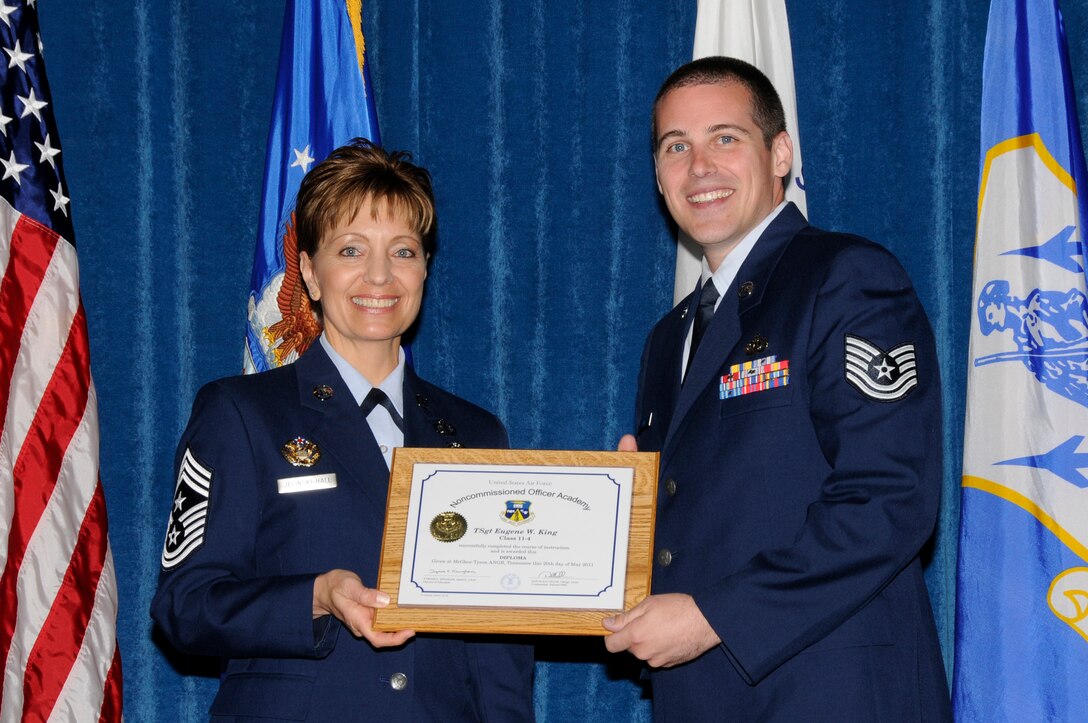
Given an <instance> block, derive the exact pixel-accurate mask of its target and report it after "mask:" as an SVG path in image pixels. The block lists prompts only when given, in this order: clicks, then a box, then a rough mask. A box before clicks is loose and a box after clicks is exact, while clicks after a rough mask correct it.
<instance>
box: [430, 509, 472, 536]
mask: <svg viewBox="0 0 1088 723" xmlns="http://www.w3.org/2000/svg"><path fill="white" fill-rule="evenodd" d="M467 530H468V522H467V521H466V520H465V518H464V517H462V516H461V514H460V513H458V512H439V513H438V514H437V515H435V517H434V519H433V520H431V537H433V538H434V539H436V540H438V541H439V542H455V541H457V540H460V539H461V538H462V537H464V536H465V532H466V531H467Z"/></svg>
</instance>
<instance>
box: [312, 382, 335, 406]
mask: <svg viewBox="0 0 1088 723" xmlns="http://www.w3.org/2000/svg"><path fill="white" fill-rule="evenodd" d="M314 399H316V400H317V401H319V402H327V401H329V400H330V399H332V387H330V386H329V385H328V384H318V385H317V386H316V387H314Z"/></svg>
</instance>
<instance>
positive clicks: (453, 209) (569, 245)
mask: <svg viewBox="0 0 1088 723" xmlns="http://www.w3.org/2000/svg"><path fill="white" fill-rule="evenodd" d="M694 5H695V3H694V0H685V1H684V2H668V3H644V2H639V1H638V0H589V1H587V2H577V3H575V2H572V3H557V2H554V1H553V2H548V1H547V0H489V1H484V2H467V1H466V2H450V0H444V1H439V0H408V1H405V0H367V2H365V3H364V15H365V22H366V35H367V45H368V51H369V55H370V59H371V63H372V68H371V70H372V73H373V80H374V84H375V93H376V97H377V103H378V112H379V118H380V124H381V128H382V136H383V139H384V141H385V144H386V146H387V147H390V148H406V149H410V150H412V151H414V152H415V153H416V157H417V159H418V160H419V161H420V162H421V163H423V164H424V165H426V166H427V167H429V168H430V169H431V171H432V172H433V173H434V175H435V180H436V190H437V194H438V201H439V215H440V219H441V222H440V241H439V252H438V255H437V257H436V259H435V261H434V265H433V268H432V271H431V275H430V277H429V279H428V295H427V299H426V302H425V305H424V312H423V320H422V325H421V328H420V330H419V334H418V336H417V338H416V339H415V346H414V350H415V354H416V360H417V367H418V368H419V370H420V371H421V373H422V374H423V375H424V376H425V377H428V378H430V379H432V380H433V381H435V382H437V383H439V384H441V385H443V386H446V387H448V388H450V389H452V390H454V391H455V392H457V393H459V394H461V395H463V396H465V397H467V398H469V399H472V400H474V401H476V402H478V403H480V404H482V405H484V406H485V407H488V408H490V409H492V410H494V411H495V412H496V413H497V414H499V416H500V417H502V418H503V419H504V420H505V421H506V423H507V425H508V426H509V429H510V433H511V438H512V442H513V443H514V444H515V445H517V446H524V447H542V448H576V449H590V448H612V447H613V446H614V444H615V442H616V440H617V439H618V437H619V436H620V434H621V433H622V432H625V431H627V430H628V429H629V422H630V420H629V417H630V414H631V408H632V398H633V391H634V385H635V376H636V374H637V366H638V358H639V354H640V351H641V347H642V342H643V340H644V337H645V334H646V332H647V331H648V329H649V327H650V326H651V324H652V323H653V321H654V320H655V319H656V318H657V317H659V316H660V315H661V314H662V313H663V312H664V311H665V310H666V309H667V307H668V303H669V299H670V298H671V289H670V288H669V287H670V285H671V279H672V260H673V253H674V242H673V240H672V238H673V236H672V229H671V228H670V227H669V224H668V222H667V220H666V218H665V216H664V214H663V212H662V207H661V205H660V203H659V201H658V199H657V195H656V189H655V186H654V182H653V176H652V162H651V159H650V155H649V141H648V125H649V111H650V102H651V100H652V97H653V95H654V93H655V91H656V89H657V87H658V85H659V84H660V82H661V81H662V80H663V79H664V77H665V76H666V75H667V74H668V72H669V71H670V70H671V69H672V68H674V67H675V66H677V65H679V64H680V63H682V62H684V61H685V60H687V59H688V57H689V56H690V52H691V38H692V32H693V28H694V22H695V7H694ZM1063 5H1064V7H1063V10H1064V12H1065V17H1066V25H1067V28H1068V29H1069V35H1070V51H1071V56H1072V57H1071V60H1072V67H1073V70H1074V74H1075V76H1076V80H1077V83H1078V86H1079V88H1080V91H1081V93H1080V101H1081V107H1080V117H1081V118H1082V119H1088V107H1086V105H1088V103H1086V102H1085V98H1086V97H1088V96H1086V93H1088V7H1086V6H1084V5H1083V4H1077V3H1073V2H1065V3H1063ZM987 8H988V3H987V2H986V1H985V0H930V1H929V2H920V1H919V0H910V1H908V2H902V3H873V2H871V0H829V1H827V2H821V3H808V2H802V1H801V0H794V1H791V2H789V3H788V9H789V13H790V24H791V31H792V36H793V46H794V54H795V67H796V70H797V93H798V103H799V106H800V126H801V129H800V130H801V133H802V138H803V142H804V150H805V157H806V161H807V166H806V167H805V178H806V181H807V183H808V198H809V207H810V209H811V214H810V215H811V220H812V221H813V222H814V223H816V224H817V225H820V226H824V227H828V228H835V229H844V230H849V231H853V232H857V233H860V234H863V235H866V236H869V237H871V238H873V239H875V240H877V241H879V242H881V243H883V244H885V245H886V246H888V247H889V248H891V249H892V250H893V251H894V252H895V253H896V254H897V255H898V256H899V257H900V258H901V259H902V260H903V262H904V264H905V265H906V267H907V269H908V270H909V271H910V273H911V275H912V276H913V278H914V280H915V283H916V285H917V286H918V289H919V292H920V295H921V297H922V300H923V301H924V303H925V305H926V307H927V309H928V311H929V314H930V318H931V320H932V323H933V326H934V328H935V331H936V334H937V339H938V344H939V348H940V352H941V361H942V365H943V367H942V375H943V383H944V388H945V390H946V395H945V410H946V420H947V421H946V429H945V437H944V440H945V441H944V450H943V451H944V454H945V459H946V465H945V497H944V502H943V505H942V516H941V521H940V524H939V529H938V531H937V535H936V537H935V541H934V544H933V547H932V550H931V551H930V560H929V565H928V573H927V574H928V581H929V584H930V591H931V594H932V599H933V604H934V609H935V611H936V613H937V621H938V627H939V628H940V631H941V636H942V640H943V641H944V643H945V655H946V661H950V660H951V653H952V651H951V640H952V624H953V607H954V606H953V597H954V588H953V582H954V572H955V564H954V561H955V539H956V525H957V520H958V500H959V498H958V486H959V458H960V454H961V436H962V420H963V396H964V368H965V359H966V346H967V330H968V321H969V315H970V313H971V311H972V304H971V300H970V276H971V258H972V246H973V238H974V223H975V206H976V196H977V182H978V178H977V173H978V142H979V140H978V118H979V97H980V88H981V65H982V47H983V40H984V36H985V23H986V12H987ZM39 10H40V13H41V16H42V22H41V24H42V37H43V41H44V45H45V55H46V62H47V64H48V69H49V76H50V80H51V82H52V87H53V101H54V103H55V106H56V107H55V110H56V115H57V122H58V125H59V126H60V132H61V139H62V143H63V149H64V161H65V165H66V170H67V175H68V179H69V182H70V184H71V192H70V196H71V198H72V212H73V216H74V221H75V228H76V240H77V244H78V248H79V256H80V260H81V262H82V283H83V295H84V299H85V302H86V305H87V309H88V317H89V323H90V332H91V348H92V354H93V356H92V370H93V374H94V377H95V381H96V383H97V386H98V392H99V409H100V415H101V419H102V440H103V442H102V480H103V483H104V485H105V490H106V496H107V499H108V504H109V511H110V522H111V538H112V542H113V551H114V556H115V558H116V562H117V571H118V577H119V583H120V590H121V613H120V621H119V635H120V642H121V648H122V653H123V655H124V659H125V678H126V680H125V699H126V700H125V703H126V713H127V717H128V719H129V720H136V721H156V720H161V721H167V720H169V721H173V720H200V719H202V718H204V717H205V715H206V710H207V706H208V703H209V701H210V698H211V696H212V695H213V693H214V690H215V688H216V681H215V667H214V665H212V664H209V661H206V660H194V659H187V658H184V657H182V656H179V655H177V654H175V653H172V652H170V651H169V649H168V648H167V647H166V646H164V645H163V643H162V642H161V641H159V640H158V639H157V638H156V636H155V635H154V634H153V632H152V629H151V625H150V620H149V619H148V615H147V608H148V603H149V601H150V598H151V595H152V592H153V589H154V585H155V580H156V575H157V571H158V560H159V553H160V549H161V545H162V535H163V532H164V529H165V523H166V517H167V513H168V510H169V500H170V497H171V493H172V489H173V483H174V481H173V474H172V470H171V460H172V455H173V450H174V445H175V443H176V441H177V438H178V436H179V433H180V432H181V429H182V427H183V425H184V424H185V421H186V419H187V417H188V413H189V408H190V404H191V401H192V398H193V395H194V393H195V392H196V389H197V388H198V387H199V386H200V385H201V384H202V383H204V382H206V381H208V380H210V379H214V378H217V377H221V376H224V375H227V374H232V373H236V372H237V371H238V370H239V369H240V366H241V358H242V356H241V355H242V333H243V322H244V317H245V295H246V290H247V288H248V280H249V274H250V264H251V262H252V258H253V244H254V238H255V235H256V222H257V206H258V197H259V192H260V182H261V173H262V170H263V169H262V164H263V153H264V146H265V139H266V134H267V130H268V122H269V114H270V108H271V100H272V90H273V84H274V81H275V72H276V61H277V51H278V45H279V37H280V27H281V23H282V18H283V3H282V0H264V1H263V2H255V3H223V2H220V1H218V0H217V1H216V2H210V1H209V0H168V1H165V2H164V1H163V0H133V2H131V3H110V4H107V3H87V2H77V1H76V0H48V1H43V2H41V3H39ZM1082 133H1085V134H1086V135H1088V129H1082ZM787 442H788V440H787ZM692 524H711V523H710V522H708V521H703V520H692ZM602 647H603V646H602V645H601V643H600V641H599V640H596V639H590V640H580V639H566V638H564V639H555V640H544V641H542V643H541V645H540V648H539V650H538V658H539V660H540V663H539V664H538V667H537V690H536V696H535V697H536V699H535V701H534V703H535V706H536V710H537V713H538V717H539V719H540V720H542V721H548V720H553V721H559V720H563V721H565V720H594V719H596V720H609V721H612V720H643V719H647V718H648V708H647V705H646V702H645V700H643V699H642V698H641V695H642V692H641V688H640V686H639V683H638V676H637V667H636V666H634V665H633V664H632V663H631V662H630V661H629V660H627V659H624V658H608V657H606V656H605V655H604V654H603V653H602Z"/></svg>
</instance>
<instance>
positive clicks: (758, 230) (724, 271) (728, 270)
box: [699, 201, 788, 309]
mask: <svg viewBox="0 0 1088 723" xmlns="http://www.w3.org/2000/svg"><path fill="white" fill-rule="evenodd" d="M787 203H788V201H783V202H782V203H780V204H778V206H776V207H775V209H774V210H773V211H771V212H770V213H769V214H767V217H766V218H764V219H763V220H762V221H760V222H759V225H758V226H756V227H755V228H753V229H752V230H751V231H749V232H748V234H747V235H746V236H745V237H744V238H743V239H741V242H740V243H739V244H737V245H736V248H734V249H733V250H732V251H730V252H729V254H728V255H726V257H725V258H724V259H722V262H721V263H720V264H718V269H717V271H714V272H713V273H711V271H710V264H708V263H707V262H706V256H703V259H702V272H701V273H700V275H699V282H700V283H701V284H705V283H706V280H707V279H710V278H713V279H714V286H716V287H718V303H719V304H720V303H721V300H722V296H724V295H725V292H726V291H728V290H729V287H730V286H731V285H732V283H733V280H734V279H735V278H737V272H739V271H740V267H741V265H743V264H744V261H745V259H747V258H748V254H749V253H751V251H752V249H753V248H754V247H755V245H756V241H758V240H759V237H760V236H762V235H763V232H764V231H766V230H767V227H768V226H770V225H771V221H774V220H775V219H776V218H778V214H780V213H782V209H784V208H785V207H786V204H787ZM714 308H715V309H716V308H718V307H717V305H715V307H714Z"/></svg>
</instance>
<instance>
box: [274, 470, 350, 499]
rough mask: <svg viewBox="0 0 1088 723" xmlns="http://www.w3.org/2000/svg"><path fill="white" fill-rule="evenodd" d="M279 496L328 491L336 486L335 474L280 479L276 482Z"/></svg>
mask: <svg viewBox="0 0 1088 723" xmlns="http://www.w3.org/2000/svg"><path fill="white" fill-rule="evenodd" d="M276 484H277V485H278V486H279V490H280V494H281V495H289V494H292V493H294V492H309V491H310V490H329V489H332V488H333V487H335V486H336V474H335V473H330V474H311V475H306V476H305V477H281V478H280V479H278V480H276Z"/></svg>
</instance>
